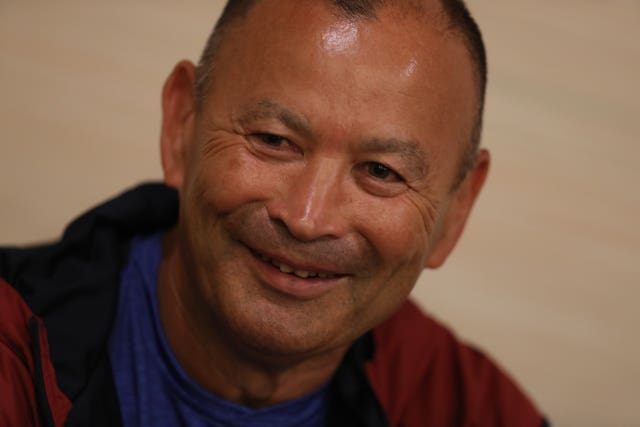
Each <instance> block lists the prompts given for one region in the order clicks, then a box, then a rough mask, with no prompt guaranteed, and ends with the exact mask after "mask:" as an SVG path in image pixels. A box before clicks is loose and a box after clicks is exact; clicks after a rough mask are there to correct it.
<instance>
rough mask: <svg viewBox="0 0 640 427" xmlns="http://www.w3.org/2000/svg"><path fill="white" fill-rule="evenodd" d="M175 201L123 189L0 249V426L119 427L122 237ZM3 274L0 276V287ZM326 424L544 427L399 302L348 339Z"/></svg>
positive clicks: (524, 403)
mask: <svg viewBox="0 0 640 427" xmlns="http://www.w3.org/2000/svg"><path fill="white" fill-rule="evenodd" d="M177 203H178V202H177V195H176V193H175V192H174V191H173V190H170V189H168V188H166V187H164V186H162V185H160V184H148V185H143V186H140V187H138V188H136V189H134V190H131V191H129V192H127V193H125V194H123V195H122V196H120V197H118V198H116V199H114V200H112V201H110V202H108V203H106V204H104V205H101V206H99V207H97V208H95V209H93V210H92V211H90V212H88V213H87V214H85V215H83V216H81V217H80V218H79V219H77V220H76V221H74V222H73V223H72V224H71V225H70V226H69V227H68V228H67V230H66V231H65V234H64V236H63V238H62V239H61V240H60V241H59V242H57V243H54V244H51V245H46V246H39V247H32V248H26V249H18V248H5V249H0V425H1V426H52V427H53V426H55V427H59V426H63V425H66V426H118V425H121V420H120V413H119V405H118V401H117V395H116V391H115V386H114V384H113V379H112V374H111V367H110V364H109V360H108V355H107V349H106V342H107V337H108V335H109V330H110V327H111V324H112V321H113V317H114V313H115V307H116V303H117V293H118V286H119V274H120V270H121V268H122V267H123V265H124V263H125V262H126V259H127V254H128V247H129V241H130V240H131V238H132V237H133V236H135V235H141V234H142V235H144V234H149V233H153V232H158V231H160V230H163V229H166V228H169V227H171V226H172V225H173V224H174V223H175V220H176V218H177ZM2 279H4V280H2ZM327 424H328V425H330V426H375V427H382V426H398V427H400V426H403V427H412V426H436V427H440V426H443V427H444V426H465V427H471V426H474V427H480V426H514V427H528V426H531V427H540V426H545V425H546V422H545V421H544V419H543V417H542V416H541V415H540V413H539V412H538V411H537V409H536V408H535V407H534V406H533V405H532V403H531V402H530V401H529V400H528V399H527V397H526V396H524V394H523V393H522V392H521V391H520V390H519V389H518V387H517V386H516V385H515V384H514V383H513V382H512V381H511V380H510V379H509V378H508V377H507V376H506V375H505V374H504V373H502V372H501V371H500V370H499V369H498V368H497V367H496V366H495V365H494V364H493V363H492V362H491V361H490V360H489V359H488V358H487V357H486V356H484V355H483V354H482V353H480V352H478V351H476V350H473V349H472V348H471V347H469V346H466V345H464V344H462V343H460V342H459V341H457V340H456V338H455V337H454V336H453V335H452V334H451V332H449V331H448V330H447V329H445V328H444V327H443V326H442V325H440V324H439V323H437V322H436V321H434V320H432V319H431V318H429V317H427V316H425V315H424V314H423V313H421V312H420V310H419V309H418V308H417V307H416V306H415V305H414V304H413V303H411V302H409V301H407V302H406V303H405V304H404V305H403V306H402V307H401V308H400V309H399V310H398V311H397V312H396V313H395V314H394V315H393V316H392V317H391V318H390V319H388V320H387V321H385V322H384V323H382V324H381V325H379V326H378V327H376V328H375V329H374V330H373V331H371V332H369V333H367V334H365V335H364V336H363V337H361V338H360V339H358V340H357V341H356V342H355V343H354V344H353V345H352V347H351V348H350V349H349V351H348V352H347V354H346V356H345V358H344V360H343V361H342V363H341V365H340V366H339V368H338V370H337V371H336V373H335V375H334V377H333V379H332V381H331V385H330V395H329V413H328V420H327Z"/></svg>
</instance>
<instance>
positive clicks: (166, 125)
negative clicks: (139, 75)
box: [160, 61, 195, 190]
mask: <svg viewBox="0 0 640 427" xmlns="http://www.w3.org/2000/svg"><path fill="white" fill-rule="evenodd" d="M194 81H195V67H194V65H193V64H192V63H191V62H189V61H181V62H179V63H178V64H176V66H175V67H174V68H173V71H172V72H171V74H169V77H168V78H167V81H166V82H165V84H164V87H163V89H162V132H161V135H160V152H161V156H162V170H163V172H164V181H165V183H166V184H167V185H168V186H169V187H173V188H176V189H178V190H180V189H181V188H182V184H183V182H184V174H185V169H186V167H187V164H186V163H187V162H188V154H189V149H190V148H191V140H192V139H193V135H194V118H195V110H194V108H195V104H194Z"/></svg>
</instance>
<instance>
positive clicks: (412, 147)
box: [360, 138, 428, 177]
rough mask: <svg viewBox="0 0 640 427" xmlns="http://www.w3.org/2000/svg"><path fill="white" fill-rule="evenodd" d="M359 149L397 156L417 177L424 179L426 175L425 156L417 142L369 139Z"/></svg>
mask: <svg viewBox="0 0 640 427" xmlns="http://www.w3.org/2000/svg"><path fill="white" fill-rule="evenodd" d="M360 149H361V150H362V151H363V152H365V153H389V154H397V155H399V156H400V157H401V158H402V159H403V161H405V162H406V163H407V165H408V167H409V168H410V169H411V171H412V172H413V173H414V174H416V175H417V176H418V177H424V176H426V174H427V170H428V162H427V156H426V154H425V152H424V150H423V149H422V148H421V147H420V144H419V143H418V142H417V141H414V140H404V139H398V138H371V139H368V140H366V141H364V142H363V143H362V145H361V147H360Z"/></svg>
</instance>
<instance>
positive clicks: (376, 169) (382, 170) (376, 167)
mask: <svg viewBox="0 0 640 427" xmlns="http://www.w3.org/2000/svg"><path fill="white" fill-rule="evenodd" d="M367 172H368V173H369V175H371V176H373V177H374V178H377V179H380V180H383V181H401V180H402V178H401V177H400V175H398V174H397V173H396V172H395V171H394V170H393V169H390V168H388V167H386V166H385V165H383V164H382V163H376V162H370V163H367Z"/></svg>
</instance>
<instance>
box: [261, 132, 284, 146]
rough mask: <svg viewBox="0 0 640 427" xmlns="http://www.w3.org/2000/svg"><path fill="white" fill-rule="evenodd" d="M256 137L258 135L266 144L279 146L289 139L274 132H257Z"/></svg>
mask: <svg viewBox="0 0 640 427" xmlns="http://www.w3.org/2000/svg"><path fill="white" fill-rule="evenodd" d="M256 137H258V139H260V140H261V141H262V142H264V143H265V144H267V145H271V146H273V147H279V146H281V145H282V144H283V143H285V142H286V141H287V139H286V138H283V137H281V136H279V135H274V134H272V133H258V134H256Z"/></svg>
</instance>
